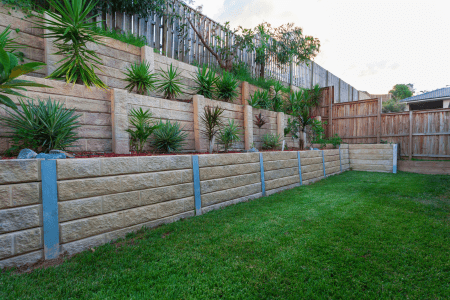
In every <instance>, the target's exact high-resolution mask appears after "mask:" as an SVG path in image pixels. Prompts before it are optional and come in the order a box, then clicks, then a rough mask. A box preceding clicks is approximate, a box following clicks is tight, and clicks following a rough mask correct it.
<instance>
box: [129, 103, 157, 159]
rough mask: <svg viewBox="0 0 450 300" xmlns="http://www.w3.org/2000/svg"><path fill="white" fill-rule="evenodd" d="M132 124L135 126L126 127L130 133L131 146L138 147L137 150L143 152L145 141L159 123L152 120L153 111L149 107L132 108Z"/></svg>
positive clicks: (130, 118)
mask: <svg viewBox="0 0 450 300" xmlns="http://www.w3.org/2000/svg"><path fill="white" fill-rule="evenodd" d="M129 120H130V124H131V125H132V126H133V128H128V129H126V132H128V133H129V134H130V146H131V147H132V148H134V149H136V152H142V150H143V149H144V146H145V143H146V142H147V140H148V138H149V136H150V135H151V134H152V133H153V132H154V131H155V130H156V129H158V128H160V125H159V124H154V123H153V122H152V113H151V112H150V111H149V110H148V109H147V110H145V111H144V110H143V109H142V108H139V109H135V108H133V109H131V110H130V117H129Z"/></svg>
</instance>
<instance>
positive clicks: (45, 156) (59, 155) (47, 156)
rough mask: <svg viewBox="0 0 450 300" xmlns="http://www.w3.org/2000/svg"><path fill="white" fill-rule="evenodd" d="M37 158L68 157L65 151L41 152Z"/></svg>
mask: <svg viewBox="0 0 450 300" xmlns="http://www.w3.org/2000/svg"><path fill="white" fill-rule="evenodd" d="M36 158H43V159H64V158H66V155H65V154H64V153H57V154H47V153H39V154H38V155H37V156H36Z"/></svg>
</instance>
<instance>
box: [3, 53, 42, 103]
mask: <svg viewBox="0 0 450 300" xmlns="http://www.w3.org/2000/svg"><path fill="white" fill-rule="evenodd" d="M42 66H45V64H44V63H40V62H32V63H26V64H23V65H19V60H18V59H17V57H16V56H15V55H14V54H13V53H10V52H6V51H5V50H3V48H1V47H0V104H3V105H6V106H8V107H10V108H12V109H17V106H16V104H15V103H14V102H13V101H12V100H11V98H9V96H6V95H13V96H20V97H24V96H23V95H22V94H20V93H19V92H17V91H15V90H20V91H26V89H25V87H27V86H32V87H47V88H50V87H49V86H46V85H43V84H38V83H35V82H32V81H28V80H19V79H17V77H19V76H20V75H24V74H27V73H30V72H34V71H36V70H39V69H40V68H41V67H42Z"/></svg>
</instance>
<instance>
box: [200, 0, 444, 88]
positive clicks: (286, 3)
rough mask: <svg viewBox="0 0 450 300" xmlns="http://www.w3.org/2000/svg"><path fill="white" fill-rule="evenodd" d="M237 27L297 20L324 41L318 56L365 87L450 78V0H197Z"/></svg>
mask: <svg viewBox="0 0 450 300" xmlns="http://www.w3.org/2000/svg"><path fill="white" fill-rule="evenodd" d="M196 4H197V5H198V4H204V7H205V8H204V12H205V13H206V14H207V15H208V16H210V17H212V18H213V19H214V20H216V21H219V22H225V21H231V25H232V27H236V26H237V25H242V26H244V27H254V26H256V25H257V24H259V23H261V22H263V21H267V22H269V23H271V24H273V25H275V26H278V25H281V24H284V23H287V22H294V23H295V24H296V25H297V26H301V27H303V29H304V32H305V34H308V35H313V36H314V37H317V38H319V39H320V40H321V53H320V54H319V55H318V57H317V58H316V62H317V63H319V64H320V65H321V66H323V67H324V68H326V69H328V70H329V71H330V72H332V73H333V74H335V75H336V76H339V77H341V78H342V79H343V80H344V81H346V82H348V83H349V84H351V85H353V86H354V87H356V88H357V89H360V90H367V91H369V92H371V93H386V92H388V91H389V89H390V88H391V87H392V86H393V85H395V84H396V83H414V84H415V87H416V89H417V90H424V89H427V90H432V89H436V88H439V87H444V86H445V85H447V84H450V59H449V49H450V34H448V29H449V28H450V18H449V17H448V9H447V6H446V1H425V0H421V1H400V0H389V1H387V0H386V1H384V0H365V1H360V0H358V1H356V0H354V1H349V0H348V1H337V0H316V1H298V0H197V1H196Z"/></svg>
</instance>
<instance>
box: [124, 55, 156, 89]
mask: <svg viewBox="0 0 450 300" xmlns="http://www.w3.org/2000/svg"><path fill="white" fill-rule="evenodd" d="M124 74H125V76H126V77H127V78H125V79H124V80H125V81H127V82H129V84H128V85H127V86H126V87H125V89H127V90H128V91H129V92H130V93H131V92H132V91H133V90H134V89H136V91H137V93H138V94H140V95H145V94H147V95H148V93H149V92H150V91H151V90H154V89H155V83H156V82H157V80H156V78H155V77H156V74H154V73H151V72H150V64H149V63H148V62H146V61H144V62H142V63H134V64H132V65H131V67H130V68H127V72H126V73H124Z"/></svg>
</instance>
